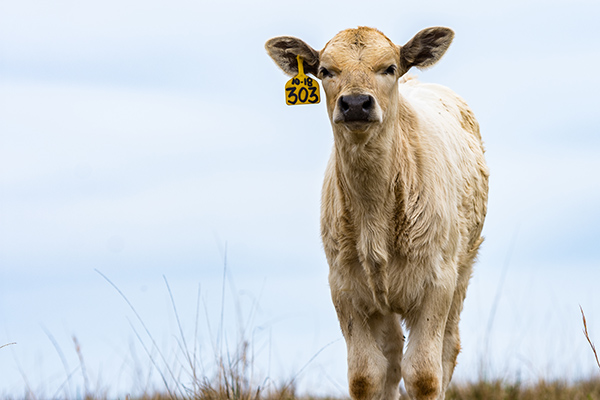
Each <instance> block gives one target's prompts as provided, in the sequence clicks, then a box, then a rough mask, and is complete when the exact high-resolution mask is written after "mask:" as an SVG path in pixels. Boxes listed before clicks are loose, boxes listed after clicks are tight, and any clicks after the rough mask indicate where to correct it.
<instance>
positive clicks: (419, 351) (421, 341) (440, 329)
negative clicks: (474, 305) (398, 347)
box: [402, 285, 454, 400]
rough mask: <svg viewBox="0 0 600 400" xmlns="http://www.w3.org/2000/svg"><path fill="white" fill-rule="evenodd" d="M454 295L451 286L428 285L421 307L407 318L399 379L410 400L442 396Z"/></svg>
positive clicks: (440, 397) (439, 397)
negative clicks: (445, 355) (407, 330)
mask: <svg viewBox="0 0 600 400" xmlns="http://www.w3.org/2000/svg"><path fill="white" fill-rule="evenodd" d="M448 286H452V287H448ZM453 292H454V285H428V286H427V287H426V288H425V296H424V297H423V300H422V302H421V304H420V305H419V306H418V307H416V308H415V309H413V310H412V311H411V315H410V316H408V317H407V319H406V322H407V326H408V329H409V330H410V333H409V337H408V345H407V348H406V352H405V354H404V357H403V359H402V377H403V378H404V385H405V387H406V391H407V393H408V395H409V397H410V398H411V399H413V400H436V399H444V397H445V395H444V393H443V390H444V389H445V388H444V374H443V367H442V351H443V341H444V332H445V328H446V320H447V318H448V311H449V309H450V304H451V302H452V295H453Z"/></svg>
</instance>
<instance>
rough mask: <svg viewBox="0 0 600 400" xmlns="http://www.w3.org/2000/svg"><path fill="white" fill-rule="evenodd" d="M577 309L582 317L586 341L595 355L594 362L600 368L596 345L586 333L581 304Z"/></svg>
mask: <svg viewBox="0 0 600 400" xmlns="http://www.w3.org/2000/svg"><path fill="white" fill-rule="evenodd" d="M579 309H580V310H581V318H583V334H584V335H585V338H586V339H587V341H588V343H589V344H590V347H591V348H592V351H593V352H594V357H596V364H598V368H600V361H598V353H596V346H594V343H592V339H590V335H589V334H588V329H587V321H586V320H585V313H584V312H583V308H582V307H581V306H579Z"/></svg>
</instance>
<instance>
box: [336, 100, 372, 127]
mask: <svg viewBox="0 0 600 400" xmlns="http://www.w3.org/2000/svg"><path fill="white" fill-rule="evenodd" d="M338 102H339V107H340V110H341V111H342V115H343V116H344V122H359V121H365V122H366V121H368V120H369V115H370V114H371V110H372V109H373V103H374V101H373V97H371V96H370V95H367V94H349V95H345V96H340V99H339V101H338Z"/></svg>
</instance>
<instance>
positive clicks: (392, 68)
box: [383, 64, 397, 75]
mask: <svg viewBox="0 0 600 400" xmlns="http://www.w3.org/2000/svg"><path fill="white" fill-rule="evenodd" d="M396 69H397V67H396V66H395V65H393V64H392V65H390V66H389V67H387V68H386V69H385V71H383V74H384V75H394V74H395V73H396Z"/></svg>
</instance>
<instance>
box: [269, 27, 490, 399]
mask: <svg viewBox="0 0 600 400" xmlns="http://www.w3.org/2000/svg"><path fill="white" fill-rule="evenodd" d="M453 37H454V33H453V31H452V30H450V29H448V28H428V29H425V30H423V31H421V32H419V33H418V34H417V35H415V37H413V38H412V39H411V40H410V41H409V42H408V43H406V44H405V45H404V46H397V45H395V44H394V43H392V41H391V40H389V39H388V38H387V37H386V36H385V35H383V34H382V33H381V32H379V31H377V30H375V29H372V28H365V27H359V28H358V29H348V30H345V31H342V32H340V33H339V34H337V35H336V36H335V37H334V38H333V39H331V40H330V41H329V42H328V43H327V44H326V45H325V47H324V48H323V50H321V51H316V50H314V49H313V48H311V47H310V46H309V45H307V44H306V43H304V42H303V41H301V40H300V39H297V38H293V37H289V36H282V37H276V38H273V39H270V40H269V41H267V43H266V46H265V47H266V49H267V51H268V53H269V55H270V56H271V57H272V58H273V60H274V61H275V62H276V63H277V65H279V67H281V69H283V71H284V72H286V73H287V74H289V75H295V74H296V73H297V71H298V65H297V61H296V55H300V56H301V57H302V58H303V59H304V61H305V71H306V72H309V73H312V74H313V75H315V76H316V77H318V78H319V79H321V80H322V85H323V88H324V90H325V94H326V98H327V111H328V113H329V117H330V120H331V125H332V128H333V135H334V143H335V145H334V149H333V152H332V154H331V158H330V160H329V164H328V167H327V171H326V173H325V182H324V185H323V194H322V207H321V231H322V238H323V245H324V248H325V253H326V255H327V260H328V262H329V266H330V273H329V283H330V287H331V297H332V299H333V303H334V305H335V309H336V311H337V314H338V318H339V322H340V326H341V329H342V332H343V335H344V338H345V339H346V345H347V350H348V380H349V385H350V395H351V396H352V398H353V399H356V400H362V399H377V400H396V399H398V397H399V382H400V379H401V378H403V379H404V383H405V387H406V389H407V393H408V395H409V396H410V398H412V399H444V397H445V392H446V388H447V387H448V383H449V382H450V379H451V377H452V373H453V371H454V367H455V365H456V357H457V355H458V353H459V351H460V339H459V332H458V322H459V319H460V312H461V310H462V307H463V301H464V299H465V296H466V291H467V286H468V283H469V279H470V276H471V271H472V265H473V262H474V259H475V256H476V254H477V251H478V248H479V245H480V244H481V242H482V240H483V239H482V237H481V230H482V227H483V221H484V218H485V214H486V204H487V192H488V170H487V167H486V164H485V160H484V156H483V146H482V142H481V136H480V133H479V126H478V124H477V121H476V120H475V118H474V116H473V113H472V111H471V110H470V109H469V107H468V106H467V104H466V103H465V102H464V101H463V100H462V99H461V98H460V97H458V96H457V95H456V94H455V93H453V92H452V91H451V90H449V89H447V88H445V87H443V86H439V85H433V84H423V83H420V82H418V81H417V80H416V79H414V78H410V77H406V76H405V73H406V72H407V71H408V70H409V69H410V68H411V67H413V66H414V67H417V68H424V67H429V66H432V65H433V64H435V63H436V62H437V61H438V60H439V59H440V58H441V57H442V56H443V54H444V53H445V52H446V50H447V49H448V47H449V45H450V43H451V41H452V39H453ZM400 318H402V319H403V320H404V322H405V325H406V327H407V329H408V330H409V336H408V343H407V345H406V349H405V350H404V347H405V346H404V336H403V332H402V328H401V325H400Z"/></svg>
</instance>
